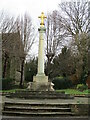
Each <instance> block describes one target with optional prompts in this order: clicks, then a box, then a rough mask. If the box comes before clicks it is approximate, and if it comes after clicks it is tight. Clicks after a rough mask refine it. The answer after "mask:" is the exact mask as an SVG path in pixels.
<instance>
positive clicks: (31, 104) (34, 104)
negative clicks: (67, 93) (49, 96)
mask: <svg viewBox="0 0 90 120" xmlns="http://www.w3.org/2000/svg"><path fill="white" fill-rule="evenodd" d="M4 106H18V107H19V106H24V107H32V106H33V107H59V108H68V107H69V104H68V103H44V102H43V103H33V102H11V101H8V102H5V103H4Z"/></svg>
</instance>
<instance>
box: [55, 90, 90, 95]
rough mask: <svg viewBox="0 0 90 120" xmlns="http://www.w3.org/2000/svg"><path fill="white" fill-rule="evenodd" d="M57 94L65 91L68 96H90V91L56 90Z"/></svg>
mask: <svg viewBox="0 0 90 120" xmlns="http://www.w3.org/2000/svg"><path fill="white" fill-rule="evenodd" d="M56 91H57V92H61V91H65V93H66V94H72V95H83V94H90V90H84V91H83V92H81V91H79V90H76V89H62V90H56Z"/></svg>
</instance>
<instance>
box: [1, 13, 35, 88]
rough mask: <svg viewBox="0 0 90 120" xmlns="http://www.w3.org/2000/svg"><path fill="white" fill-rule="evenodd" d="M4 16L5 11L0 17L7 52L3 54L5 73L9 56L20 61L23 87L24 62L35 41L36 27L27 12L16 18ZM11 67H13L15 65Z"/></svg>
mask: <svg viewBox="0 0 90 120" xmlns="http://www.w3.org/2000/svg"><path fill="white" fill-rule="evenodd" d="M4 15H5V14H4ZM2 16H3V13H2V15H1V18H0V20H1V22H0V26H1V29H0V31H1V32H2V33H3V34H2V37H3V41H2V47H3V52H4V53H5V54H3V55H4V58H5V59H4V60H5V64H4V69H5V70H4V75H5V71H6V67H5V66H6V63H7V58H8V57H9V58H10V60H11V62H13V63H14V61H12V60H15V61H18V65H17V67H19V64H20V65H21V67H19V68H20V69H21V70H20V72H21V80H20V86H21V87H22V85H23V80H24V63H25V60H26V57H27V55H28V53H29V50H30V49H31V46H32V45H33V43H34V41H35V35H34V33H35V31H34V27H33V25H32V20H31V17H30V16H29V15H28V14H25V15H24V16H22V17H20V16H18V17H17V18H16V19H14V17H10V16H8V19H7V16H5V17H2ZM11 67H12V68H13V66H11ZM11 71H12V70H11Z"/></svg>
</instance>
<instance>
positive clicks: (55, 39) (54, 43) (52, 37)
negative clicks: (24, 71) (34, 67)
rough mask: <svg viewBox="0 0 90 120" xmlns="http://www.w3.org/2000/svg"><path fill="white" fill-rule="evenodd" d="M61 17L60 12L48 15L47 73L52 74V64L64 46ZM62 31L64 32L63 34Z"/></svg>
mask: <svg viewBox="0 0 90 120" xmlns="http://www.w3.org/2000/svg"><path fill="white" fill-rule="evenodd" d="M60 20H61V19H60V16H59V13H58V11H53V13H51V14H49V13H48V15H47V26H46V29H47V30H46V39H47V47H46V56H47V60H48V61H47V69H48V70H47V72H48V75H49V74H50V68H49V67H50V63H51V62H52V60H53V58H54V56H55V55H56V54H57V53H58V52H59V51H60V47H61V45H62V39H63V37H64V32H63V28H62V24H61V21H60ZM61 31H62V32H61Z"/></svg>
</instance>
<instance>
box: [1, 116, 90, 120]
mask: <svg viewBox="0 0 90 120" xmlns="http://www.w3.org/2000/svg"><path fill="white" fill-rule="evenodd" d="M2 120H90V117H88V116H85V117H82V116H81V117H29V118H26V117H25V118H23V117H4V118H2Z"/></svg>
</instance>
